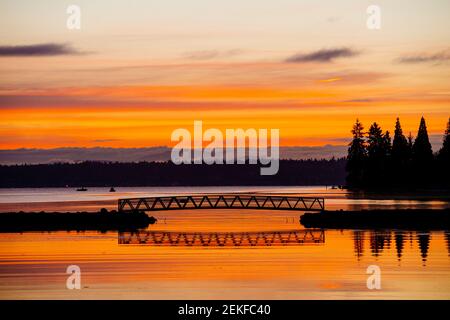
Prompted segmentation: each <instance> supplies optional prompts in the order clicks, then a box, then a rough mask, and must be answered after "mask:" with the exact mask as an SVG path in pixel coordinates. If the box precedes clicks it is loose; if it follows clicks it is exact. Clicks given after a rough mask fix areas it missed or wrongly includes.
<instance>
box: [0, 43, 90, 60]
mask: <svg viewBox="0 0 450 320" xmlns="http://www.w3.org/2000/svg"><path fill="white" fill-rule="evenodd" d="M82 53H83V52H80V51H78V50H76V49H74V48H72V47H71V46H70V45H68V44H64V43H62V44H61V43H40V44H31V45H22V46H0V57H9V56H12V57H33V56H60V55H74V54H82Z"/></svg>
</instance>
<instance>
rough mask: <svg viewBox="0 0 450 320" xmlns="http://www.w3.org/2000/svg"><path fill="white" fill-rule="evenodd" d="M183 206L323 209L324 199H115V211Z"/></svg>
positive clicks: (243, 196) (214, 196) (232, 196)
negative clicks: (116, 203)
mask: <svg viewBox="0 0 450 320" xmlns="http://www.w3.org/2000/svg"><path fill="white" fill-rule="evenodd" d="M183 209H270V210H298V211H322V210H325V199H324V198H318V197H300V196H284V195H259V194H258V195H251V194H208V195H182V196H162V197H147V198H128V199H119V200H118V210H119V211H121V212H123V211H134V210H142V211H159V210H183Z"/></svg>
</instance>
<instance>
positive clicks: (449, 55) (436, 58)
mask: <svg viewBox="0 0 450 320" xmlns="http://www.w3.org/2000/svg"><path fill="white" fill-rule="evenodd" d="M397 60H398V62H400V63H427V62H445V61H449V60H450V50H447V51H442V52H438V53H434V54H425V53H422V54H415V55H406V56H403V57H400V58H398V59H397Z"/></svg>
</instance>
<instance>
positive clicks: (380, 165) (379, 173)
mask: <svg viewBox="0 0 450 320" xmlns="http://www.w3.org/2000/svg"><path fill="white" fill-rule="evenodd" d="M390 152H391V138H390V135H389V131H387V132H386V133H385V134H383V131H382V130H381V128H380V126H379V125H378V124H377V123H376V122H374V123H373V124H372V125H371V126H370V129H369V132H368V136H367V153H368V161H367V167H366V172H367V175H366V176H367V180H366V182H367V184H368V185H369V186H371V187H377V186H381V185H386V183H387V181H386V174H387V170H386V169H387V165H386V164H387V161H388V157H389V154H390Z"/></svg>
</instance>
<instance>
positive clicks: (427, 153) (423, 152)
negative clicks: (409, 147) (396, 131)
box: [413, 117, 433, 164]
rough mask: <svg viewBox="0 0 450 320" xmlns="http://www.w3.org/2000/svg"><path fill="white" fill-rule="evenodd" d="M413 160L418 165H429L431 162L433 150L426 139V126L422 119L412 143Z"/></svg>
mask: <svg viewBox="0 0 450 320" xmlns="http://www.w3.org/2000/svg"><path fill="white" fill-rule="evenodd" d="M413 159H414V161H416V162H418V163H420V164H429V163H430V162H431V161H432V160H433V150H432V149H431V143H430V140H429V139H428V131H427V125H426V123H425V119H424V117H422V118H421V119H420V125H419V130H418V132H417V137H416V140H415V141H414V145H413Z"/></svg>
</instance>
